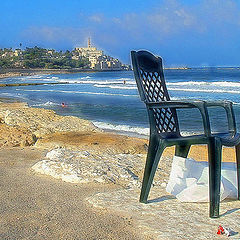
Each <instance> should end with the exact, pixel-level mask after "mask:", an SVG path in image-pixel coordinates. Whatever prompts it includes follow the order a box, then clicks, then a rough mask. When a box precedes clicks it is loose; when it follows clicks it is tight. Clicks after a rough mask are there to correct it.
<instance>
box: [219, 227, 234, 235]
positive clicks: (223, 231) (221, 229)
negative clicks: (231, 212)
mask: <svg viewBox="0 0 240 240" xmlns="http://www.w3.org/2000/svg"><path fill="white" fill-rule="evenodd" d="M217 234H218V235H222V234H224V235H226V236H228V237H229V236H231V230H230V228H225V227H223V226H221V225H219V226H218V231H217Z"/></svg>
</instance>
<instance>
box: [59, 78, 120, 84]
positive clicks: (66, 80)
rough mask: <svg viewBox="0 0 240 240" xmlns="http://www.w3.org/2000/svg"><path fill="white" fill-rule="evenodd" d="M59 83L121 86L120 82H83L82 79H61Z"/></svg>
mask: <svg viewBox="0 0 240 240" xmlns="http://www.w3.org/2000/svg"><path fill="white" fill-rule="evenodd" d="M59 82H69V83H83V84H119V81H102V80H81V79H72V80H69V79H61V80H59Z"/></svg>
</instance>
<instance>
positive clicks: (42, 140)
mask: <svg viewBox="0 0 240 240" xmlns="http://www.w3.org/2000/svg"><path fill="white" fill-rule="evenodd" d="M5 100H6V99H5ZM0 101H1V99H0ZM4 129H5V135H4V132H3V130H4ZM0 135H1V137H2V139H1V140H0V150H1V151H0V153H1V154H2V156H4V157H5V160H4V164H5V165H6V166H4V167H5V169H7V171H9V172H10V171H11V172H12V169H13V168H16V167H17V166H20V170H21V171H22V172H21V174H19V172H16V176H20V178H19V179H21V176H22V175H23V176H26V175H28V176H27V177H28V178H34V181H30V182H33V183H34V182H35V181H37V182H39V181H42V179H47V184H51V186H52V188H54V189H55V191H56V192H58V189H62V191H60V192H63V191H66V192H67V191H70V192H73V193H74V192H75V191H77V189H91V186H92V184H95V186H99V189H100V187H103V188H105V189H106V190H105V191H102V190H101V189H100V190H92V192H91V194H89V195H87V194H83V197H82V198H81V200H82V202H83V203H84V205H86V206H88V208H91V209H93V211H107V212H109V213H112V214H113V216H117V217H118V216H124V217H125V218H126V217H128V219H132V221H133V222H134V223H135V224H134V225H133V227H134V229H137V232H138V233H139V234H140V235H141V236H142V238H143V239H144V236H145V237H146V238H149V239H164V240H167V239H169V240H170V239H186V240H187V239H193V238H195V239H202V237H203V236H208V237H209V236H210V237H211V238H212V239H213V238H214V236H215V234H216V230H217V226H218V225H219V219H209V216H208V209H209V204H208V203H201V204H199V203H186V202H180V201H178V200H177V199H176V198H174V197H173V196H171V195H170V194H167V193H166V190H165V188H166V184H167V181H168V178H169V173H170V170H171V162H172V157H173V155H174V148H173V147H171V148H167V149H166V150H165V151H164V154H163V158H162V160H161V161H160V165H159V168H158V171H157V173H156V175H155V178H154V186H153V187H152V189H151V193H150V198H149V199H150V202H149V204H142V203H139V201H138V198H139V193H140V187H141V186H140V185H141V179H142V175H143V170H144V165H145V159H146V153H147V144H148V141H147V140H146V139H139V138H133V137H130V136H122V135H118V134H116V133H109V132H106V131H102V130H101V129H98V128H96V127H95V126H94V125H93V124H92V123H91V122H90V121H87V120H84V119H80V118H77V117H71V116H60V115H57V114H56V113H55V112H54V111H52V110H46V109H43V108H30V107H28V105H27V104H26V103H23V102H17V101H15V102H14V100H12V99H8V100H7V101H6V102H4V103H3V102H0ZM4 136H5V140H6V141H9V143H10V145H8V146H7V145H4V144H3V143H4V141H5V140H4ZM33 136H35V137H33ZM1 144H3V145H1ZM11 144H12V145H11ZM9 147H10V148H11V149H13V150H12V151H11V152H16V155H15V157H12V155H10V158H9V154H8V149H9ZM19 151H20V152H21V151H22V153H21V154H19ZM33 151H37V152H38V151H39V152H41V153H43V152H45V154H46V152H47V155H45V157H44V156H43V155H42V156H41V157H39V158H36V159H35V158H33V157H31V160H30V161H29V160H26V159H25V158H24V157H22V156H23V155H24V154H26V152H30V153H32V152H33ZM233 155H234V150H233V148H224V149H223V159H224V161H233ZM189 157H192V158H194V159H195V160H198V161H206V160H207V159H206V157H207V148H206V146H203V145H196V146H193V147H192V148H191V150H190V154H189ZM8 158H9V159H8ZM0 160H1V159H0ZM14 161H16V162H17V164H16V163H15V162H14ZM19 162H21V164H22V165H21V164H20V163H19ZM0 163H1V161H0ZM1 164H2V163H1ZM22 166H24V168H23V167H22ZM3 172H4V171H3ZM11 174H12V173H11ZM12 175H13V178H14V179H15V178H16V176H15V175H14V174H12ZM50 176H51V177H50ZM26 179H27V178H24V179H23V180H22V179H21V181H22V185H21V186H23V187H22V188H23V189H25V188H26V186H25V184H26V182H27V181H28V179H27V180H26ZM69 182H70V183H69ZM6 186H7V185H6ZM6 186H5V185H4V187H5V188H4V189H5V190H4V191H7V187H6ZM27 186H29V184H27ZM42 186H43V187H42V189H44V186H46V182H43V183H42ZM72 188H76V189H75V190H74V191H71V189H72ZM33 189H35V186H34V188H33ZM69 189H70V190H69ZM41 191H42V190H41ZM78 193H79V194H81V192H79V191H78ZM16 194H20V193H18V192H17V191H16ZM21 194H22V192H21ZM24 194H25V193H24ZM32 194H33V195H34V194H35V191H31V193H30V194H29V193H26V199H31V198H30V197H29V195H30V196H32ZM51 194H52V192H51V191H49V194H48V196H47V197H46V200H44V201H45V204H46V205H49V204H51V199H52V198H51V196H52V195H51ZM53 194H54V195H55V193H53ZM49 196H50V203H49V198H48V197H49ZM81 196H82V195H81ZM76 197H77V196H76V195H74V196H73V197H72V198H71V201H72V202H73V203H75V198H76ZM14 199H17V198H14ZM61 200H62V201H63V202H68V201H69V196H65V195H64V197H61ZM34 201H35V200H34ZM57 201H58V200H57ZM15 203H16V205H18V204H21V203H19V202H18V200H16V201H15ZM238 205H239V202H238V201H224V202H221V204H220V210H221V218H220V220H221V221H224V224H229V226H231V227H232V228H233V230H235V231H240V229H239V226H238V222H237V219H239V211H237V210H236V211H233V212H232V213H231V214H230V211H231V209H237V206H238ZM41 206H42V205H41ZM74 206H75V205H74ZM81 207H82V206H77V207H76V210H77V211H79V208H80V210H81ZM63 209H64V206H63ZM30 210H31V209H29V205H27V206H26V208H25V211H30ZM46 212H47V214H48V213H49V209H47V211H46ZM228 212H229V213H228ZM58 213H59V215H60V216H62V209H59V210H58ZM18 214H20V217H21V214H22V213H18ZM89 214H91V213H89ZM64 217H65V215H64ZM38 218H39V216H37V217H36V219H38ZM66 218H67V217H65V218H64V219H63V220H64V221H66ZM40 219H41V218H40ZM169 219H171V221H169ZM74 222H75V223H76V222H78V221H74ZM179 222H180V223H181V224H179ZM196 224H197V225H198V228H196V226H195V225H196ZM175 225H176V226H178V228H173V226H175ZM36 226H38V224H37V223H36ZM194 226H195V227H194ZM199 227H200V228H201V229H206V231H204V232H203V233H202V234H200V235H199ZM130 229H131V228H130ZM75 232H76V230H73V234H75ZM150 236H153V237H152V238H150ZM115 239H116V238H115ZM233 239H235V238H233Z"/></svg>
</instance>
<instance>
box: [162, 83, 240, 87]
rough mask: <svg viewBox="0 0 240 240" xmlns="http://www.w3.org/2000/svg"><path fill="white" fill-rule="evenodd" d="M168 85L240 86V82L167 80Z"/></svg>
mask: <svg viewBox="0 0 240 240" xmlns="http://www.w3.org/2000/svg"><path fill="white" fill-rule="evenodd" d="M166 84H167V86H185V85H187V86H189V85H191V86H194V85H197V86H204V85H205V86H208V87H209V86H217V87H239V88H240V83H239V82H228V81H221V82H209V81H206V82H204V81H201V82H197V81H187V82H167V83H166Z"/></svg>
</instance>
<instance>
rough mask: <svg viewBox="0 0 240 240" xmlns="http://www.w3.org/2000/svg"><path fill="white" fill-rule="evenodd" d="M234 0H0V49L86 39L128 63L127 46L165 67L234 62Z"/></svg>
mask: <svg viewBox="0 0 240 240" xmlns="http://www.w3.org/2000/svg"><path fill="white" fill-rule="evenodd" d="M239 2H240V1H237V0H235V1H233V0H202V1H200V0H194V1H193V0H192V1H191V0H182V1H181V0H127V1H126V0H101V1H97V0H1V1H0V9H1V15H0V48H5V47H13V48H17V47H19V43H22V44H23V47H33V46H36V45H37V46H40V47H44V48H55V49H57V50H67V49H69V50H72V49H73V48H75V47H77V46H84V45H86V44H87V38H88V37H89V36H90V37H91V38H92V43H93V44H94V45H95V46H96V47H98V48H100V49H102V50H104V51H105V53H107V54H109V55H111V56H114V57H116V58H119V59H120V60H122V61H123V62H124V63H129V62H130V59H129V52H130V50H132V49H135V50H138V49H147V50H150V51H152V52H153V53H155V54H157V55H161V56H162V57H163V59H164V62H165V65H166V66H185V65H186V66H229V65H231V66H239V65H240V3H239Z"/></svg>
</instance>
